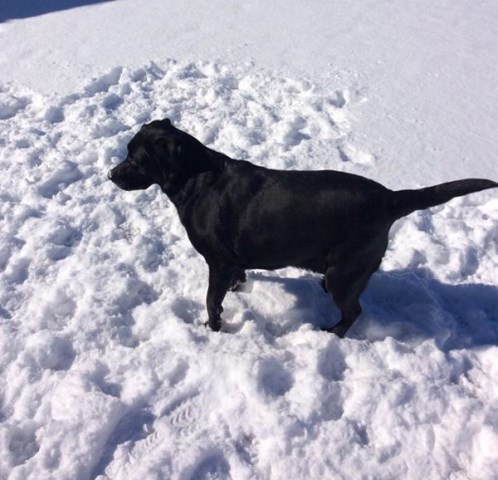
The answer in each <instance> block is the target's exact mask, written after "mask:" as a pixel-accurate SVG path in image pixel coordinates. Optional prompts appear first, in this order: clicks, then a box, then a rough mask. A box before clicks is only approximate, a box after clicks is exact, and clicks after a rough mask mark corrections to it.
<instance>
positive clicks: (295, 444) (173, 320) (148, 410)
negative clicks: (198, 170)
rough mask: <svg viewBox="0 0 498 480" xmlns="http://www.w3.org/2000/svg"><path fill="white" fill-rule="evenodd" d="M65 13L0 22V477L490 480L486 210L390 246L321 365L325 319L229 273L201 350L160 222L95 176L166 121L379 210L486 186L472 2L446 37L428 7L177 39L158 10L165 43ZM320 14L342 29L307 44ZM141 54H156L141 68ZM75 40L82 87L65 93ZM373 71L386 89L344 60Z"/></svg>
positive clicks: (173, 244) (491, 230)
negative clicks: (453, 186)
mask: <svg viewBox="0 0 498 480" xmlns="http://www.w3.org/2000/svg"><path fill="white" fill-rule="evenodd" d="M55 3H56V4H57V5H58V4H59V3H61V2H55ZM69 3H70V6H73V7H76V6H82V5H83V4H85V3H86V4H88V5H87V6H86V7H85V8H74V9H68V10H64V11H47V10H43V11H37V12H33V11H29V9H28V8H27V7H26V8H22V7H19V6H18V7H13V6H10V7H7V8H6V9H5V11H4V12H3V13H1V14H0V21H3V22H4V23H2V24H0V39H2V44H3V45H5V50H3V52H2V53H0V64H1V65H2V71H3V73H1V74H0V168H1V173H2V175H1V177H0V198H1V200H2V201H1V203H0V219H1V223H0V225H1V230H0V478H2V479H3V478H6V479H9V480H24V479H37V480H39V479H57V480H59V479H61V480H66V479H68V480H74V479H78V480H79V479H82V480H84V479H99V480H104V479H124V480H125V479H126V480H128V479H135V478H136V479H147V480H148V479H181V480H200V479H218V480H225V479H233V480H239V479H265V480H266V479H276V480H278V479H367V478H368V479H399V478H403V479H413V480H418V479H421V478H430V479H453V480H464V479H465V480H466V479H477V480H481V479H482V480H491V479H495V478H497V476H496V475H497V474H496V472H498V282H497V277H498V275H497V273H498V191H497V190H490V191H486V192H481V193H478V194H473V195H469V196H466V197H462V198H459V199H455V200H453V201H451V202H449V203H447V204H445V205H442V206H439V207H436V208H433V209H431V210H426V211H422V212H417V213H414V214H412V215H410V216H409V217H406V218H404V219H402V220H400V221H398V222H397V223H396V224H395V225H394V227H393V228H392V230H391V236H390V244H389V248H388V251H387V254H386V257H385V259H384V262H383V264H382V267H381V270H380V271H379V272H378V273H377V274H375V275H374V276H373V277H372V280H371V282H370V284H369V286H368V288H367V290H366V292H365V294H364V295H363V297H362V304H363V310H364V313H363V314H362V316H361V317H360V319H359V320H358V321H357V322H356V323H355V324H354V326H353V328H352V329H351V330H350V332H348V335H347V337H346V338H345V339H342V340H340V339H338V338H336V337H335V336H333V335H330V334H327V333H325V332H322V331H321V330H320V327H323V326H328V325H332V324H333V323H334V322H337V321H338V320H339V312H338V310H337V309H336V307H335V306H334V304H333V302H332V300H331V299H330V298H329V297H328V296H327V295H326V294H325V293H324V292H323V290H322V288H321V286H320V278H319V277H318V276H316V275H313V274H311V273H308V272H303V271H299V270H296V269H285V270H280V271H277V272H268V271H251V272H249V273H248V282H247V284H246V285H244V288H243V289H242V291H240V292H235V293H230V294H228V296H227V297H226V299H225V302H224V308H225V311H224V313H223V319H224V327H223V329H222V332H219V333H215V332H212V331H210V330H209V329H206V328H205V327H204V326H203V324H204V322H205V321H206V320H207V314H206V312H205V306H204V301H205V295H206V289H207V266H206V265H205V263H204V260H203V259H202V257H201V256H200V255H198V254H197V253H196V252H195V250H194V249H193V248H192V246H191V245H190V243H189V241H188V239H187V237H186V234H185V231H184V229H183V227H182V225H181V223H180V221H179V219H178V217H177V214H176V211H175V209H174V207H173V205H172V204H171V203H170V202H169V201H168V199H167V197H166V196H165V195H164V194H162V193H161V191H160V190H159V188H158V187H151V188H149V189H148V190H146V191H140V192H123V191H121V190H119V189H118V188H116V187H115V186H114V185H113V184H112V183H111V182H109V180H108V179H107V177H106V173H107V171H108V170H109V169H110V168H111V167H112V166H114V165H116V164H117V163H119V162H120V161H121V160H122V159H123V158H124V156H125V154H126V144H127V142H128V141H129V140H130V139H131V138H132V136H133V135H134V134H135V133H136V131H137V130H138V129H139V127H140V126H141V125H142V124H143V123H145V122H148V121H150V120H152V119H160V118H166V117H167V118H170V119H171V120H172V122H173V123H174V124H175V125H176V126H177V127H178V128H181V129H183V130H186V131H188V132H189V133H191V134H193V135H194V136H196V137H197V138H198V139H199V140H201V141H202V142H204V143H205V144H206V145H208V146H210V147H211V148H214V149H215V150H218V151H221V152H223V153H226V154H227V155H230V156H232V157H234V158H240V159H248V160H250V161H252V162H254V163H257V164H260V165H264V166H267V167H272V168H281V169H314V170H317V169H335V170H343V171H348V172H352V173H357V174H361V175H364V176H368V177H370V178H373V179H375V180H377V181H379V182H381V183H384V184H385V185H387V186H388V187H390V188H397V189H402V188H415V187H419V186H427V185H432V184H435V183H438V182H442V181H447V180H454V179H457V178H463V177H474V176H482V177H487V178H491V179H494V180H497V179H498V168H497V167H496V151H497V148H498V138H496V135H495V134H494V133H493V134H492V133H491V132H493V131H494V130H495V129H496V123H497V121H498V115H497V113H496V111H494V109H493V108H492V106H493V105H496V100H497V99H498V96H497V95H496V93H497V90H496V87H495V86H494V84H493V85H491V80H490V79H491V78H496V75H495V76H494V77H493V75H492V74H491V72H492V71H493V70H494V73H495V74H496V73H497V72H496V67H495V65H494V63H493V61H492V58H493V55H491V53H493V52H494V53H495V54H496V53H497V52H498V49H497V47H496V46H495V45H498V42H496V39H497V37H498V35H497V31H498V30H497V26H498V17H494V18H493V16H492V13H493V11H494V10H496V9H495V8H494V7H493V2H486V1H483V2H479V4H478V6H474V3H478V2H463V3H462V5H463V6H462V7H459V9H458V10H450V11H448V12H447V15H446V16H445V17H443V18H442V17H441V16H439V14H440V13H441V12H442V11H443V10H444V8H443V7H444V6H445V5H449V3H448V2H445V1H441V2H429V1H427V2H406V5H407V6H406V7H405V3H404V2H399V5H394V6H391V3H392V2H387V1H385V2H378V3H375V4H373V3H371V2H368V1H367V0H364V1H361V2H357V3H355V6H354V7H353V6H351V8H349V7H348V6H347V5H346V3H347V2H337V4H335V3H334V5H330V6H329V3H330V4H332V2H325V1H323V2H322V1H318V0H315V3H316V7H317V9H316V10H315V11H313V9H311V10H310V11H308V10H306V11H305V12H302V9H301V8H297V2H295V3H296V4H295V5H294V3H293V2H290V3H292V5H289V6H287V4H285V6H284V3H281V2H276V3H275V5H276V6H273V7H272V8H269V10H268V12H266V13H267V16H265V15H264V13H265V11H266V10H265V7H264V5H266V4H264V3H263V2H257V1H255V2H254V3H252V4H251V2H245V3H244V5H243V6H242V7H241V9H240V11H238V10H237V9H236V8H235V6H232V4H231V2H228V1H226V0H225V1H222V0H218V1H217V2H215V3H214V5H215V7H216V8H215V7H210V8H208V9H207V11H206V17H205V18H206V23H204V24H202V28H201V27H200V26H199V28H198V31H197V30H196V29H195V28H194V27H195V22H194V21H193V19H192V15H193V13H194V12H195V11H196V10H195V8H196V7H199V5H200V3H199V2H197V0H196V1H193V2H192V5H193V6H192V5H191V6H190V7H189V8H187V9H186V11H183V10H182V5H183V3H184V2H167V3H168V4H170V3H171V5H170V8H171V9H172V10H173V12H174V14H175V15H174V16H173V19H172V17H171V16H168V15H166V13H167V12H166V7H165V6H164V5H163V3H166V2H157V1H156V0H154V1H152V0H151V2H150V5H151V6H149V7H147V8H146V7H144V6H143V5H142V4H139V3H138V2H136V1H135V0H122V1H119V2H78V1H74V2H69ZM93 3H95V5H90V4H93ZM415 3H416V5H417V8H416V7H415ZM450 3H451V2H450ZM434 5H436V6H434ZM277 6H279V7H278V8H277ZM280 7H281V8H280ZM425 7H427V8H425ZM39 8H41V7H39ZM199 8H200V7H199ZM279 8H280V9H279ZM390 8H391V9H390ZM455 9H456V7H455ZM54 10H57V9H56V8H54ZM35 13H36V14H38V13H44V15H41V16H38V15H37V16H35ZM390 13H392V15H393V17H390ZM485 13H487V14H488V15H484V14H485ZM332 14H333V15H334V16H335V17H337V18H339V19H342V20H343V21H344V25H349V26H351V29H350V30H347V29H341V28H339V27H337V25H335V24H334V27H333V28H332V27H330V26H329V28H328V29H327V25H328V23H327V22H329V20H330V18H331V17H332ZM393 18H395V19H396V20H397V21H396V22H394V21H393ZM13 19H17V20H13ZM248 19H249V20H248ZM272 19H273V20H274V21H276V20H277V19H281V23H280V24H279V25H282V29H281V30H278V31H275V32H274V33H273V36H270V35H269V34H270V32H271V31H272V30H271V29H272V28H276V27H277V26H278V25H276V26H275V25H273V24H272ZM7 20H9V21H7ZM256 20H259V21H260V22H261V23H258V22H257V21H256ZM134 21H135V22H137V23H138V24H139V25H140V26H141V28H140V29H138V30H134V31H133V35H131V38H130V39H129V40H128V43H126V41H125V36H127V35H126V34H129V32H130V31H131V25H132V24H133V22H134ZM161 22H165V24H167V26H168V27H172V26H174V25H176V27H175V28H169V29H165V31H163V30H161V28H160V27H161ZM175 22H176V24H175ZM338 22H339V23H340V21H339V20H338ZM372 22H373V23H372ZM239 24H240V25H243V27H242V28H243V31H244V33H246V34H247V38H244V40H242V38H239V39H238V40H237V41H235V39H234V38H235V37H234V35H235V33H234V31H233V29H235V28H236V25H239ZM304 24H306V25H308V27H309V28H311V27H312V26H315V27H316V32H315V33H316V35H315V36H314V37H313V38H311V37H312V35H311V34H310V31H309V30H303V29H301V28H299V27H300V26H303V25H304ZM372 24H373V27H372ZM74 25H78V29H75V30H74V37H71V41H69V40H68V38H69V36H68V35H69V32H71V29H72V28H73V26H74ZM85 25H88V27H89V28H90V30H92V29H93V30H92V31H94V32H96V37H94V36H91V35H90V36H89V37H88V42H83V41H82V40H81V38H82V37H81V35H82V33H81V32H82V31H83V30H84V26H85ZM109 25H112V26H113V28H115V29H118V26H119V25H125V26H126V27H127V28H126V29H125V30H123V31H122V32H121V33H119V34H118V33H114V30H113V29H109V28H107V27H108V26H109ZM383 26H384V27H385V29H384V30H382V34H381V35H378V36H375V37H373V38H372V39H371V40H370V43H368V42H367V39H368V38H370V37H369V36H368V34H369V33H371V32H372V29H373V28H377V29H379V28H381V29H382V28H383ZM182 27H183V28H182ZM249 27H251V28H252V31H251V32H249ZM353 27H354V28H353ZM223 29H226V32H225V30H223ZM206 32H216V36H215V38H214V39H213V38H211V37H209V38H208V37H205V35H206ZM224 32H225V33H224ZM407 32H408V33H407ZM437 32H439V33H437ZM30 33H32V34H33V35H32V36H31V37H30ZM107 33H108V35H109V45H107V44H104V43H103V38H104V36H103V35H104V34H107ZM294 33H295V36H296V37H295V39H294V37H293V34H294ZM16 35H17V36H18V35H25V36H26V42H24V43H23V42H19V38H17V39H16ZM142 36H143V42H142V43H141V46H139V47H137V46H136V44H137V42H140V39H141V38H142ZM158 37H159V39H160V41H162V42H163V43H165V42H167V41H168V42H169V44H173V46H174V47H175V48H176V50H177V54H176V55H171V54H170V55H163V56H162V57H161V53H160V51H159V50H158V49H157V46H156V45H157V43H160V42H159V40H158ZM41 38H43V39H46V40H47V41H46V43H44V44H43V45H42V44H41V41H40V39H41ZM393 38H397V39H400V41H404V42H405V43H404V44H403V45H404V46H405V47H409V49H408V50H409V53H410V55H407V54H406V53H407V50H406V49H404V48H400V49H398V48H394V47H393V45H392V44H391V40H392V39H393ZM456 38H458V39H460V41H459V42H456V43H452V42H450V41H449V40H448V39H456ZM491 38H494V40H495V43H494V44H493V43H492V42H491V41H490V39H491ZM99 39H100V42H99V41H98V40H99ZM118 39H121V40H122V43H119V48H117V47H116V45H118V42H117V40H118ZM220 39H223V40H224V41H226V42H227V44H228V43H229V42H232V43H231V45H232V48H231V49H230V50H229V51H227V52H223V51H222V50H221V47H219V45H220V43H219V42H220ZM291 39H292V41H293V42H296V44H297V45H296V47H295V58H294V57H293V56H292V55H291V52H292V49H291V47H290V46H289V45H288V44H287V50H283V49H284V46H285V45H286V43H285V41H287V42H290V41H291ZM16 40H17V45H16ZM153 40H155V41H153ZM195 40H197V42H196V41H195ZM204 40H205V41H204ZM355 40H356V41H357V42H355ZM78 41H81V49H82V53H81V55H83V56H84V57H85V59H86V60H85V62H90V61H91V59H90V54H91V53H93V54H94V56H95V59H96V60H95V62H96V65H94V66H92V68H90V67H88V65H87V64H86V63H85V62H82V65H80V66H79V68H77V69H76V70H75V71H74V72H73V73H71V72H70V69H68V68H67V65H73V66H74V65H77V63H78V62H77V60H75V58H77V56H76V57H75V56H74V55H76V53H75V52H77V49H76V47H74V48H75V49H76V50H71V48H72V47H71V45H73V46H77V45H78ZM36 42H38V47H35V43H36ZM242 42H244V43H245V42H247V45H248V46H247V49H251V48H253V50H252V53H253V54H247V52H246V50H247V49H246V50H243V49H242V48H238V47H239V46H240V45H242ZM264 42H266V43H265V44H267V45H268V48H267V50H266V51H265V52H264V53H258V52H259V50H258V48H259V47H260V46H261V45H263V43H264ZM334 42H335V44H334ZM356 43H358V45H356ZM292 45H294V43H293V44H292ZM338 45H339V46H338ZM345 47H348V48H349V49H350V52H351V58H352V60H351V63H349V64H348V56H347V52H346V51H344V50H345ZM485 47H486V48H485ZM113 48H117V51H116V52H114V51H113ZM127 48H128V53H129V55H130V60H129V62H126V61H125V60H124V57H125V54H124V52H126V49H127ZM320 48H321V49H322V50H323V52H321V53H323V55H322V56H320V57H319V56H318V53H317V52H319V51H320ZM2 49H3V46H2ZM121 49H122V50H123V52H121ZM140 49H141V51H140ZM362 49H365V52H363V53H362ZM376 49H379V50H380V51H381V52H382V53H381V54H379V62H380V61H381V60H382V62H384V63H383V64H385V65H388V64H389V67H386V69H385V70H382V72H383V73H382V72H380V73H379V71H378V70H375V69H373V67H372V64H370V63H368V61H367V60H366V59H367V57H368V56H369V55H371V54H372V52H373V51H377V50H376ZM486 49H487V50H486ZM165 50H166V51H167V52H170V50H172V48H171V47H170V48H166V49H165ZM339 50H340V51H341V55H339V54H338V51H339ZM453 51H454V53H455V57H447V56H446V55H449V53H451V52H453ZM40 52H41V53H40ZM244 52H245V53H244ZM284 53H285V54H284ZM336 54H337V64H336V65H335V66H334V67H333V68H332V67H331V68H330V69H329V71H328V73H327V74H323V72H322V74H321V75H318V74H317V75H315V74H313V72H312V68H311V67H313V68H315V69H316V71H318V70H320V69H323V68H325V67H326V65H327V63H326V62H328V61H330V59H331V58H332V57H334V55H336ZM16 55H17V56H16ZM258 55H259V56H258ZM314 56H315V57H314ZM173 57H174V58H173ZM323 57H325V60H324V59H323ZM139 58H143V60H142V62H141V63H140V62H139V61H138V60H139ZM422 58H427V62H428V65H430V66H432V67H433V68H432V69H431V72H430V75H429V76H427V77H423V75H422V74H421V73H420V70H419V69H421V70H423V68H422V67H421V64H420V63H419V62H418V60H420V59H422ZM26 59H28V60H29V61H28V62H27V63H23V64H22V65H21V64H20V65H19V69H18V70H16V68H15V67H16V66H17V65H16V61H17V60H19V62H22V61H24V60H26ZM441 59H444V61H443V60H441ZM30 61H32V63H30ZM42 61H43V62H48V64H47V65H46V66H45V67H43V68H41V70H40V77H39V79H37V78H36V76H33V75H32V73H34V71H36V68H37V65H38V66H39V65H40V63H42ZM64 61H65V62H66V64H63V62H64ZM106 62H108V63H109V62H111V63H109V64H106ZM112 62H114V63H112ZM478 65H480V68H475V69H468V70H467V67H469V66H476V67H477V66H478ZM5 66H9V67H11V69H10V70H6V69H5V68H4V67H5ZM443 66H444V68H443ZM49 67H50V72H51V73H49V72H48V70H44V68H49ZM308 67H310V68H308ZM98 68H101V70H102V71H101V73H95V71H94V69H97V70H98ZM462 69H463V70H465V71H466V73H468V76H467V77H460V76H458V75H457V74H458V73H459V72H460V71H461V70H462ZM374 70H375V71H374ZM7 72H10V73H7ZM16 72H17V73H16ZM395 72H396V73H397V75H395ZM436 73H438V75H440V77H437V76H436ZM71 75H72V76H71ZM370 75H371V77H370ZM417 75H418V77H417ZM51 76H52V77H53V78H51ZM414 76H415V78H417V79H419V80H420V79H421V78H422V77H423V78H424V82H425V83H424V82H421V83H420V84H418V86H417V87H414V84H415V83H417V82H416V81H415V82H414ZM61 78H62V79H68V83H69V85H70V88H67V87H65V88H61V85H62V84H61ZM437 78H443V79H444V80H448V81H449V80H451V82H449V83H448V85H443V84H440V80H438V79H437ZM453 79H454V81H453ZM38 80H39V83H40V86H39V87H38V86H37V82H38ZM409 87H414V88H413V89H410V88H409ZM470 87H472V88H470ZM425 89H426V90H425ZM422 92H425V95H420V96H418V94H421V93H422ZM457 92H459V93H461V94H462V96H461V97H459V99H458V100H459V102H461V104H457V102H456V97H455V94H456V93H457ZM493 102H494V103H493ZM436 107H437V108H436ZM433 108H434V109H433ZM376 119H377V120H376ZM492 155H494V157H495V158H492Z"/></svg>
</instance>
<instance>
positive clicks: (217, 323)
mask: <svg viewBox="0 0 498 480" xmlns="http://www.w3.org/2000/svg"><path fill="white" fill-rule="evenodd" d="M204 326H205V327H209V328H210V329H211V330H212V331H213V332H219V331H220V330H221V320H219V319H218V320H212V319H210V320H208V321H207V322H206V323H205V324H204Z"/></svg>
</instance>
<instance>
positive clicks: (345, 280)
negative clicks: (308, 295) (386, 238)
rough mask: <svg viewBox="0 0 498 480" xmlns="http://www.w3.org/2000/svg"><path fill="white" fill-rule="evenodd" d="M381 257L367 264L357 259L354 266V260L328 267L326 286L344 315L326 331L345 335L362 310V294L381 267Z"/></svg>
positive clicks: (340, 335)
mask: <svg viewBox="0 0 498 480" xmlns="http://www.w3.org/2000/svg"><path fill="white" fill-rule="evenodd" d="M381 259H382V256H380V258H378V259H374V260H372V261H371V262H367V264H362V263H361V262H358V260H357V259H356V262H357V264H356V265H355V266H352V265H354V263H353V261H351V262H341V264H340V265H337V266H331V267H329V268H328V269H327V272H326V273H325V288H326V289H327V291H328V292H329V293H330V294H331V295H332V298H333V299H334V302H335V304H336V305H337V307H338V308H339V310H340V311H341V314H342V316H341V321H340V322H339V323H338V324H337V325H335V326H334V327H331V328H326V329H325V330H326V331H328V332H331V333H335V334H336V335H337V336H338V337H341V338H342V337H344V335H345V334H346V332H347V331H348V329H349V328H350V327H351V325H352V324H353V323H354V321H355V320H356V319H357V318H358V317H359V316H360V314H361V312H362V309H361V305H360V295H361V294H362V293H363V291H364V290H365V288H366V286H367V284H368V280H369V279H370V277H371V276H372V274H373V273H374V272H375V271H376V270H377V269H378V268H379V265H380V261H381Z"/></svg>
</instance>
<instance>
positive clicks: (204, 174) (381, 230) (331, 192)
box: [108, 119, 498, 337]
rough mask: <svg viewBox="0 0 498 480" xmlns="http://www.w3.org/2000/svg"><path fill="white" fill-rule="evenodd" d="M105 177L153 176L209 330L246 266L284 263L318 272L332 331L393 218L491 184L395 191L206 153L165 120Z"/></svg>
mask: <svg viewBox="0 0 498 480" xmlns="http://www.w3.org/2000/svg"><path fill="white" fill-rule="evenodd" d="M108 176H109V178H110V179H111V180H112V181H113V182H114V183H115V184H116V185H117V186H118V187H120V188H122V189H123V190H142V189H145V188H148V187H149V186H151V185H152V184H158V185H159V186H160V187H161V190H162V191H163V192H164V193H165V194H166V195H167V196H168V197H169V198H170V200H171V201H172V202H173V203H174V205H175V206H176V208H177V210H178V214H179V215H180V219H181V221H182V223H183V225H184V226H185V229H186V230H187V234H188V237H189V238H190V241H191V242H192V245H193V246H194V247H195V249H196V250H197V251H198V252H199V253H200V254H201V255H202V256H203V257H204V258H205V260H206V262H207V264H208V266H209V288H208V292H207V311H208V316H209V321H208V324H209V326H210V327H211V328H212V329H213V330H215V331H217V330H219V329H220V328H221V317H220V314H221V312H222V311H223V308H222V302H223V299H224V297H225V295H226V293H227V291H228V290H230V289H231V290H234V289H236V288H237V286H238V285H240V283H242V282H244V281H245V270H247V269H267V270H273V269H278V268H283V267H287V266H292V267H297V268H303V269H306V270H311V271H313V272H317V273H320V274H322V275H324V278H323V282H322V285H323V287H324V289H326V290H327V291H328V292H329V293H330V294H331V295H332V298H333V299H334V301H335V303H336V305H337V306H338V307H339V309H340V311H341V314H342V318H341V320H340V322H339V323H338V324H337V325H335V326H333V327H331V328H328V329H327V331H329V332H332V333H335V334H336V335H338V336H339V337H343V336H344V334H345V333H346V332H347V330H348V328H349V327H350V326H351V325H352V323H353V322H354V321H355V320H356V318H357V317H358V316H359V315H360V313H361V311H362V310H361V307H360V303H359V297H360V295H361V293H362V292H363V290H364V289H365V287H366V285H367V282H368V280H369V278H370V276H371V275H372V274H373V273H374V272H375V271H376V270H377V269H378V268H379V266H380V263H381V261H382V257H383V256H384V253H385V251H386V248H387V241H388V233H389V229H390V227H391V225H392V224H393V223H394V221H395V220H397V219H398V218H401V217H403V216H405V215H408V214H409V213H411V212H413V211H415V210H420V209H424V208H428V207H432V206H434V205H439V204H441V203H444V202H447V201H448V200H450V199H452V198H453V197H457V196H460V195H466V194H468V193H472V192H477V191H480V190H484V189H487V188H495V187H498V183H496V182H493V181H490V180H481V179H468V180H460V181H455V182H449V183H443V184H441V185H436V186H434V187H428V188H422V189H419V190H401V191H397V192H395V191H392V190H389V189H387V188H385V187H384V186H382V185H380V184H378V183H376V182H374V181H372V180H369V179H367V178H364V177H361V176H358V175H352V174H349V173H344V172H336V171H332V170H325V171H283V170H271V169H268V168H264V167H260V166H257V165H254V164H252V163H250V162H247V161H242V160H233V159H231V158H229V157H227V156H226V155H223V154H222V153H218V152H215V151H214V150H211V149H210V148H207V147H206V146H204V145H203V144H202V143H201V142H199V141H198V140H196V139H195V138H194V137H192V136H191V135H189V134H188V133H185V132H183V131H181V130H179V129H177V128H175V127H174V126H173V125H172V124H171V122H170V121H169V120H168V119H165V120H160V121H153V122H151V123H149V124H147V125H144V126H142V128H141V129H140V131H139V132H138V133H137V134H136V135H135V136H134V137H133V139H132V140H131V141H130V143H129V144H128V156H127V158H126V160H124V161H123V162H122V163H120V164H119V165H117V166H116V167H115V168H113V169H112V170H111V171H110V172H109V174H108Z"/></svg>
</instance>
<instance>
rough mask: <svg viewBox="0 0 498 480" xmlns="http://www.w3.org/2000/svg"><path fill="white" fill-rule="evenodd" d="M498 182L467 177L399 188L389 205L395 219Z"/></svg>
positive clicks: (493, 185) (478, 190) (496, 185)
mask: <svg viewBox="0 0 498 480" xmlns="http://www.w3.org/2000/svg"><path fill="white" fill-rule="evenodd" d="M496 187H498V183H496V182H493V181H491V180H483V179H478V178H469V179H467V180H457V181H455V182H448V183H441V184H440V185H435V186H434V187H427V188H421V189H419V190H399V191H397V192H393V196H392V197H391V202H390V207H391V212H392V215H393V217H394V218H395V219H398V218H401V217H404V216H405V215H408V214H409V213H412V212H414V211H415V210H423V209H425V208H429V207H434V206H436V205H440V204H441V203H445V202H447V201H449V200H451V199H452V198H454V197H461V196H462V195H467V194H469V193H473V192H480V191H481V190H486V189H488V188H496Z"/></svg>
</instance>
